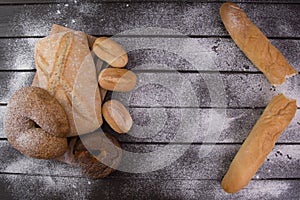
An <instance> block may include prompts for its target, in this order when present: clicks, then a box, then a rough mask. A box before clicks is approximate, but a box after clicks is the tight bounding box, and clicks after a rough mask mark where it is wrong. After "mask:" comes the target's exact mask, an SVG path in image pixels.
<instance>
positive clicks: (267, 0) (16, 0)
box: [0, 0, 300, 4]
mask: <svg viewBox="0 0 300 200" xmlns="http://www.w3.org/2000/svg"><path fill="white" fill-rule="evenodd" d="M151 1H152V2H161V0H151ZM176 1H178V2H181V1H182V0H164V2H176ZM85 2H94V3H103V2H113V3H118V2H126V3H132V2H141V3H144V2H147V0H85V1H84V3H85ZM184 2H201V3H207V2H220V3H223V2H224V1H223V0H184ZM231 2H236V3H239V2H243V3H300V2H299V1H298V0H296V1H295V0H235V1H231ZM22 3H26V4H29V3H39V4H41V3H67V4H69V3H82V2H81V1H80V0H11V1H8V0H0V4H22Z"/></svg>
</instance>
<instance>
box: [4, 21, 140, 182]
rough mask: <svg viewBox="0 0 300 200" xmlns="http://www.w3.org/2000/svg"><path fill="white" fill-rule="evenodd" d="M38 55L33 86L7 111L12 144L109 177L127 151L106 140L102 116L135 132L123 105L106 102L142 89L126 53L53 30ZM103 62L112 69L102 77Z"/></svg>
mask: <svg viewBox="0 0 300 200" xmlns="http://www.w3.org/2000/svg"><path fill="white" fill-rule="evenodd" d="M34 53H35V61H36V68H37V72H36V74H35V77H34V80H33V83H32V86H31V87H26V88H22V89H20V90H19V91H17V92H16V93H15V94H14V95H13V96H12V97H11V99H10V101H9V104H8V107H7V112H6V115H5V120H4V129H5V132H6V135H7V138H8V141H9V142H10V144H11V145H12V146H13V147H15V148H16V149H17V150H19V151H20V152H21V153H23V154H25V155H27V156H31V157H34V158H42V159H57V160H60V161H63V162H65V163H68V164H71V165H74V166H79V167H81V169H82V172H83V173H84V174H85V175H86V176H88V177H90V178H103V177H105V176H107V175H109V174H110V173H111V172H112V171H114V169H115V168H117V167H118V165H119V163H120V161H121V157H122V150H121V148H120V144H119V143H118V141H117V139H116V138H114V137H113V136H111V135H108V134H104V133H103V132H102V134H101V130H100V129H99V127H100V126H101V125H102V123H103V119H102V115H103V116H104V118H105V120H106V121H107V123H108V124H109V125H110V126H111V128H112V129H113V130H115V131H116V132H117V133H126V132H128V131H129V130H130V128H131V126H132V119H131V116H130V114H129V111H128V110H127V109H126V107H125V106H124V105H122V103H121V102H119V101H117V100H109V101H107V102H106V103H104V102H102V101H103V100H104V97H105V94H106V91H107V90H110V91H121V92H125V91H130V90H133V89H134V87H135V85H136V75H135V74H134V73H133V72H131V71H129V70H127V69H124V67H125V65H126V64H127V62H128V56H127V54H126V52H125V50H124V49H123V48H122V47H121V45H119V44H118V43H116V42H115V41H113V40H111V39H109V38H106V37H101V38H95V37H92V36H88V35H86V34H85V33H83V32H80V31H74V30H71V29H68V28H65V27H62V26H59V25H53V27H52V29H51V32H50V35H49V36H47V37H45V38H42V39H40V40H38V41H37V43H36V45H35V52H34ZM93 55H96V57H97V58H96V57H94V56H93ZM95 60H96V62H95ZM99 62H102V63H103V62H105V63H106V64H107V65H105V66H106V67H105V69H101V70H100V72H99V70H97V69H96V64H98V63H99ZM103 66H104V65H103ZM102 104H103V105H102ZM102 106H103V109H102ZM102 110H103V111H105V112H104V113H103V112H102ZM98 130H100V131H98ZM97 131H98V134H97ZM95 142H96V143H97V145H95ZM90 152H93V154H91V153H90ZM102 159H104V160H105V162H106V163H105V164H103V163H101V162H100V161H101V160H102Z"/></svg>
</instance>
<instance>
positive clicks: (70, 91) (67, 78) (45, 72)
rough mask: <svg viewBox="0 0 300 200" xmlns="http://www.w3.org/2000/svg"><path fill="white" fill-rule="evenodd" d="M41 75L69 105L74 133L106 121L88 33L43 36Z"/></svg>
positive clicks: (40, 83) (42, 83)
mask: <svg viewBox="0 0 300 200" xmlns="http://www.w3.org/2000/svg"><path fill="white" fill-rule="evenodd" d="M35 60H36V68H37V73H36V74H37V79H35V80H34V81H33V84H32V85H33V86H37V87H41V88H44V89H46V90H47V91H48V92H49V93H50V94H51V95H53V96H54V97H55V98H56V99H57V100H58V101H59V102H60V104H61V105H62V106H63V108H64V109H65V111H66V113H67V116H68V120H69V124H70V134H69V135H68V136H74V135H78V134H84V133H88V132H91V131H94V130H96V129H97V128H99V127H100V126H101V125H102V117H101V97H100V93H99V87H98V82H97V74H96V69H95V65H94V62H93V58H92V56H91V53H90V49H89V46H88V41H87V37H86V34H85V33H83V32H77V31H69V32H61V33H56V34H53V35H50V36H48V37H45V38H42V39H40V40H39V41H38V42H37V43H36V46H35Z"/></svg>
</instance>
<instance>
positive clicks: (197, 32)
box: [0, 0, 300, 200]
mask: <svg viewBox="0 0 300 200" xmlns="http://www.w3.org/2000/svg"><path fill="white" fill-rule="evenodd" d="M155 1H157V0H154V1H152V2H147V1H144V0H128V1H124V0H107V1H106V0H104V1H101V0H87V1H81V0H76V1H74V0H42V1H36V0H23V1H22V0H12V1H6V0H0V54H1V56H0V185H1V186H0V191H1V194H0V199H7V198H8V199H12V198H13V199H43V198H51V199H100V198H101V199H272V200H273V199H299V197H300V191H299V187H300V181H299V180H300V154H299V152H300V145H299V144H300V135H299V134H298V133H299V131H300V112H299V109H298V110H297V113H296V117H295V118H294V119H293V121H292V122H291V124H290V126H289V127H288V128H287V129H286V130H285V131H284V133H283V134H282V136H281V137H280V138H279V140H278V142H277V144H276V146H275V147H274V149H273V150H272V152H271V153H270V154H269V155H268V157H267V159H266V160H265V162H264V164H263V165H262V167H261V168H260V169H259V171H258V172H257V174H256V175H255V176H254V177H253V179H252V181H251V182H250V183H249V185H248V186H246V187H245V188H244V189H243V190H241V191H240V192H239V193H237V194H234V195H228V194H226V193H225V192H224V191H223V190H222V189H221V187H220V181H221V179H222V177H223V176H224V174H225V173H226V170H227V169H228V167H229V165H230V162H231V160H232V159H233V157H234V155H235V154H236V152H237V151H238V149H239V147H240V145H241V143H242V142H243V140H244V139H245V138H246V137H247V135H248V133H249V132H250V130H251V129H252V127H253V125H254V124H255V122H256V120H257V119H258V118H259V116H260V114H261V113H262V111H263V108H264V107H265V106H266V105H267V104H268V102H269V101H270V99H271V98H272V97H273V96H274V95H276V94H277V93H279V92H284V93H285V94H286V95H287V96H289V97H292V98H296V99H297V100H298V107H300V106H299V105H300V104H299V102H300V96H299V95H300V93H299V91H300V87H299V86H300V81H299V76H296V77H293V78H291V79H289V80H288V82H287V83H286V84H285V85H283V86H279V87H277V88H273V87H271V86H270V84H269V83H268V82H267V80H266V79H265V77H264V76H263V75H262V74H261V73H260V72H259V71H258V70H257V68H255V67H254V66H253V65H252V64H251V62H250V61H249V60H248V59H247V58H246V57H245V56H244V55H243V53H242V52H241V51H240V50H239V49H238V48H237V46H236V45H235V44H234V43H233V41H232V40H231V39H230V37H229V36H228V33H227V32H226V30H225V28H224V26H223V24H222V22H221V20H220V17H219V7H220V6H221V3H222V2H223V1H222V2H221V1H219V0H215V1H213V0H212V1H211V0H208V1H202V0H188V1H185V2H181V1H178V0H174V1H173V0H172V2H169V3H166V2H155ZM112 2H119V3H117V4H115V3H112ZM186 2H188V3H186ZM207 2H209V3H207ZM235 2H241V3H239V5H240V6H241V7H242V8H243V9H244V10H245V11H246V13H247V14H248V16H249V18H250V19H251V20H253V22H254V23H255V24H257V26H258V27H259V28H260V29H261V30H262V31H263V32H264V33H265V34H266V35H267V36H268V37H269V38H271V42H272V43H273V44H274V45H275V46H276V47H277V48H278V49H279V50H280V51H281V52H282V53H283V55H284V56H285V57H286V58H287V60H288V61H289V62H290V63H291V65H293V66H294V67H295V68H296V69H297V70H298V71H300V66H299V58H300V50H299V49H300V40H299V38H300V24H299V23H298V21H299V18H300V12H299V10H300V1H291V0H285V1H277V0H272V1H265V0H263V1H247V0H237V1H235ZM24 3H27V5H24ZM14 4H15V5H14ZM52 23H57V24H62V25H65V26H67V27H71V28H75V29H77V30H82V31H86V32H87V33H89V34H93V35H96V36H100V35H108V36H111V35H115V34H118V33H120V32H122V31H125V30H127V32H125V33H124V35H125V36H124V35H123V36H118V37H114V38H115V39H116V40H117V41H120V42H121V44H123V45H124V46H125V48H126V49H135V50H133V51H130V52H129V63H128V66H127V67H128V68H130V69H132V70H134V71H135V72H136V73H137V74H138V80H139V81H138V85H137V87H136V90H134V91H133V92H131V93H128V94H127V95H125V94H120V93H113V95H111V96H112V97H113V98H118V99H123V102H124V103H125V104H127V105H128V106H129V109H130V112H131V114H132V117H133V119H134V127H133V129H132V130H131V131H130V132H129V134H127V135H116V134H114V135H115V136H116V137H117V138H118V139H119V140H120V142H121V144H122V147H123V149H124V150H127V151H131V152H140V153H141V152H144V153H146V152H151V151H157V152H158V153H157V154H158V156H159V158H158V159H157V162H160V161H161V159H163V158H168V155H164V154H162V155H161V154H159V150H161V149H162V148H163V147H164V146H166V145H168V144H169V142H171V143H172V144H171V145H172V146H174V147H175V146H176V145H177V147H179V149H178V150H174V151H173V152H170V153H175V154H179V153H181V151H180V148H188V149H187V150H186V151H185V153H184V154H183V156H181V157H180V158H179V159H178V160H177V161H176V162H174V163H171V164H170V165H168V166H166V167H165V168H163V169H160V170H157V171H154V172H148V173H136V174H130V173H126V172H121V171H116V172H115V173H113V174H112V175H110V176H109V177H107V178H105V179H102V180H97V181H93V180H89V179H86V178H84V177H83V175H82V174H81V173H80V171H79V169H77V168H72V167H69V166H67V165H65V164H62V163H59V162H56V161H45V160H37V159H31V158H27V157H25V156H23V155H21V154H20V153H19V152H18V151H16V150H14V149H13V148H12V147H11V146H10V145H9V143H8V142H7V140H6V137H5V134H4V130H3V124H2V122H3V116H4V112H5V109H6V104H7V102H8V100H9V98H10V96H11V95H12V94H13V93H14V92H15V91H16V90H17V89H19V88H21V87H23V86H29V85H30V84H31V81H32V79H33V76H34V73H35V64H34V57H33V49H34V44H35V42H36V41H37V40H38V38H39V37H43V36H46V35H48V33H49V30H50V28H51V25H52ZM141 27H144V28H145V27H160V28H167V29H171V31H166V32H163V33H162V32H159V31H157V32H155V31H154V32H153V30H154V29H151V31H148V29H147V31H144V32H143V31H140V32H130V30H132V29H134V28H141ZM128 30H129V32H128ZM180 33H182V34H183V35H182V34H180ZM126 35H128V36H127V37H126ZM136 35H138V36H136ZM184 35H189V36H192V37H191V38H185V36H184ZM157 44H158V47H159V48H154V47H157V46H155V45H157ZM172 44H173V46H174V44H175V46H176V45H177V46H176V47H177V51H176V48H175V50H174V49H172V48H170V47H171V46H172ZM139 45H142V47H139ZM142 48H145V49H142ZM178 52H180V53H181V54H180V53H178ZM182 54H183V55H184V56H183V55H182ZM177 70H179V71H177ZM218 71H220V72H221V73H220V75H219V78H220V79H221V80H222V81H223V85H224V95H225V100H224V102H223V103H222V101H214V100H213V99H212V97H214V94H215V93H217V92H218V90H217V89H214V88H213V87H208V85H209V84H208V83H214V80H215V78H218V76H215V75H216V74H217V75H218V74H219V73H217V72H218ZM207 84H208V85H207ZM129 97H130V98H129ZM221 114H224V116H225V117H224V121H223V120H222V118H221V116H222V115H221ZM208 116H210V117H208ZM210 122H214V123H210ZM218 122H223V127H221V124H218ZM208 127H213V129H212V130H213V131H212V132H208V131H207V129H208ZM106 128H107V127H105V125H104V129H106ZM214 130H215V132H214ZM217 130H219V131H220V132H216V131H217ZM108 131H109V130H108ZM217 133H218V134H217ZM178 135H182V136H184V137H183V138H182V139H183V140H182V141H180V140H174V138H177V137H178ZM190 142H192V144H191V145H190V146H189V143H190ZM202 143H204V144H202ZM215 143H217V144H215ZM204 152H209V153H208V156H207V157H204V158H203V155H204ZM125 158H126V156H125ZM149 159H150V161H151V160H153V159H152V158H149ZM124 160H126V159H124ZM147 160H148V159H146V160H143V161H139V160H138V162H139V163H138V164H139V165H138V166H139V167H140V168H141V169H143V168H146V167H147V163H146V162H145V161H147ZM130 161H131V160H130ZM148 161H149V160H148ZM123 162H125V161H123ZM132 162H133V161H132Z"/></svg>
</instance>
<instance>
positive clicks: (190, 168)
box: [0, 141, 300, 180]
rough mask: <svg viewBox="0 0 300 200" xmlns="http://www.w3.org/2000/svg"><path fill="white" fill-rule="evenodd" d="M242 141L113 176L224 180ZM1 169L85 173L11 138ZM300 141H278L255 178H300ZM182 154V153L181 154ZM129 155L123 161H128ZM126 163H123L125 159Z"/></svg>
mask: <svg viewBox="0 0 300 200" xmlns="http://www.w3.org/2000/svg"><path fill="white" fill-rule="evenodd" d="M239 146H240V145H234V144H228V145H191V146H187V147H186V148H187V150H186V151H185V152H184V154H183V155H182V156H181V157H180V158H179V159H178V160H176V162H173V163H168V165H166V167H164V168H162V169H159V170H157V171H154V172H147V173H127V172H121V171H116V172H114V173H113V174H111V175H110V176H109V177H110V178H130V179H140V178H149V179H214V180H221V179H222V177H223V176H224V175H225V173H226V171H227V169H228V167H229V165H230V162H231V160H232V159H233V157H234V156H235V154H236V152H237V151H238V149H239ZM122 148H123V150H126V151H131V152H136V153H147V152H150V151H154V152H157V155H156V156H159V157H160V159H159V160H157V162H161V161H162V160H164V159H167V158H168V156H169V155H172V154H174V153H180V149H179V148H180V147H178V148H176V147H175V146H174V149H173V150H172V152H171V151H170V152H168V153H167V154H168V155H167V154H166V155H162V154H160V152H161V148H164V145H155V144H122ZM0 150H1V151H0V154H1V156H0V173H13V174H14V173H15V174H29V175H47V176H70V177H82V176H83V175H82V174H81V173H80V171H79V169H78V168H75V167H73V168H72V167H70V166H68V165H66V164H63V163H60V162H58V161H49V160H38V159H33V158H26V157H25V156H24V155H21V154H20V153H19V152H18V151H16V150H15V149H13V148H12V147H11V146H10V145H9V144H8V142H7V141H0ZM299 151H300V145H276V146H275V147H274V149H273V150H272V152H271V153H270V154H269V155H268V157H267V159H266V161H265V162H264V164H263V165H262V166H261V168H260V169H259V170H258V172H257V173H256V175H255V176H254V177H253V179H284V178H291V179H299V178H300V155H299ZM180 155H181V154H180ZM126 159H127V158H126V156H125V157H124V158H123V161H122V162H123V163H126V161H124V160H126ZM151 159H152V158H150V157H147V155H145V158H144V160H142V161H141V160H138V159H137V160H132V161H130V162H134V163H138V164H139V168H140V169H143V168H145V169H146V168H147V167H148V165H149V164H148V162H149V161H150V160H151ZM121 164H122V163H121Z"/></svg>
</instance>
